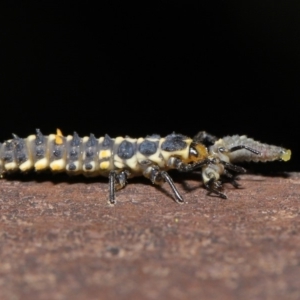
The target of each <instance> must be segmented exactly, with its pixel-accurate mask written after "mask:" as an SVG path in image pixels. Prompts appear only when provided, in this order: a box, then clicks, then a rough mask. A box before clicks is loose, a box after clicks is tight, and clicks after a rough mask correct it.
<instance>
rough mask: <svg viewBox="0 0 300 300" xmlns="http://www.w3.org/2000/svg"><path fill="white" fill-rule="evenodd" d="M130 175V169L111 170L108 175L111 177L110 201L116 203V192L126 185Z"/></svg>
mask: <svg viewBox="0 0 300 300" xmlns="http://www.w3.org/2000/svg"><path fill="white" fill-rule="evenodd" d="M129 175H130V173H129V171H128V170H123V171H121V172H116V171H110V172H109V175H108V179H109V202H110V203H111V204H115V203H116V200H115V193H116V190H120V189H122V188H123V187H125V185H126V183H127V178H128V176H129Z"/></svg>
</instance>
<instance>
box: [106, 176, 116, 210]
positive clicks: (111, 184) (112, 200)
mask: <svg viewBox="0 0 300 300" xmlns="http://www.w3.org/2000/svg"><path fill="white" fill-rule="evenodd" d="M116 175H117V174H116V172H115V171H110V172H109V174H108V180H109V202H110V203H111V204H115V203H116V201H115V192H116V188H115V184H116Z"/></svg>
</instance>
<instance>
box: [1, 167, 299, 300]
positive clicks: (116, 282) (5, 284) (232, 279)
mask: <svg viewBox="0 0 300 300" xmlns="http://www.w3.org/2000/svg"><path fill="white" fill-rule="evenodd" d="M185 175H186V174H185ZM34 178H37V180H38V181H36V180H35V179H34ZM183 178H187V177H186V176H182V177H181V176H177V177H175V181H176V185H177V186H178V188H179V190H180V191H181V192H182V194H183V196H184V198H185V200H186V203H185V204H183V205H178V204H176V203H175V202H174V201H173V200H172V195H171V194H170V193H169V187H168V186H167V185H165V186H164V188H163V189H157V188H154V187H153V186H152V185H150V184H148V182H147V180H144V179H138V180H134V181H133V182H131V184H129V185H128V186H127V187H126V188H125V189H124V190H122V191H119V192H118V193H117V201H118V202H117V204H116V205H115V206H114V207H112V206H110V205H109V204H108V203H107V188H108V186H107V184H106V183H105V182H106V179H101V180H100V181H101V182H100V183H98V182H97V181H96V180H93V181H89V180H83V179H82V178H76V179H68V178H67V177H64V176H56V177H54V179H53V178H52V177H51V176H47V175H46V176H43V177H40V176H39V177H32V176H29V177H24V179H23V178H22V177H21V178H20V177H19V178H14V180H1V181H0V210H1V223H0V257H1V264H0V299H13V300H18V299H22V300H23V299H33V298H34V299H53V300H56V299H223V300H224V299H225V300H226V299H272V300H273V299H300V279H299V278H300V218H299V212H300V174H296V173H293V174H289V176H276V177H271V176H268V177H266V176H254V175H244V176H241V181H240V184H242V187H243V188H241V189H234V188H232V187H231V186H230V185H226V186H225V191H226V193H227V195H228V198H229V199H228V200H222V199H219V198H217V197H209V196H207V193H206V191H205V190H204V189H203V188H202V187H201V183H199V181H198V177H197V176H196V175H193V176H190V177H188V178H187V179H186V180H183Z"/></svg>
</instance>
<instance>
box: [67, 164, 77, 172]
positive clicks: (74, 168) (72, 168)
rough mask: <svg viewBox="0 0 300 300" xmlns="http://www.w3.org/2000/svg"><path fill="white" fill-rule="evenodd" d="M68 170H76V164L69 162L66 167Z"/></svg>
mask: <svg viewBox="0 0 300 300" xmlns="http://www.w3.org/2000/svg"><path fill="white" fill-rule="evenodd" d="M68 170H69V171H74V170H76V165H75V164H74V163H70V164H69V167H68Z"/></svg>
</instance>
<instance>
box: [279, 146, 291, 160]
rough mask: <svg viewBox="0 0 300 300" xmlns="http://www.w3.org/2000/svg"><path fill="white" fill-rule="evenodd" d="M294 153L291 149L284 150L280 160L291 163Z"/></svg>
mask: <svg viewBox="0 0 300 300" xmlns="http://www.w3.org/2000/svg"><path fill="white" fill-rule="evenodd" d="M291 155H292V151H291V150H289V149H284V150H283V151H282V154H281V155H280V159H281V160H283V161H289V160H290V159H291Z"/></svg>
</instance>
